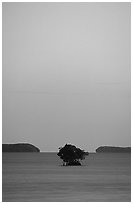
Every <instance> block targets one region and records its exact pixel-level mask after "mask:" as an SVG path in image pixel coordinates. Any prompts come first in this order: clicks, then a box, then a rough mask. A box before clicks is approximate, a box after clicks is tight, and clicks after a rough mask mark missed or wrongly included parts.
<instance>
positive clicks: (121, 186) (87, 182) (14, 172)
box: [2, 153, 131, 202]
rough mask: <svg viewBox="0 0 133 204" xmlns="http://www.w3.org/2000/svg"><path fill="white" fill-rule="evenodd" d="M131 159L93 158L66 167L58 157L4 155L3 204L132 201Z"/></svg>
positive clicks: (117, 155) (105, 155) (41, 154)
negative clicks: (20, 203)
mask: <svg viewBox="0 0 133 204" xmlns="http://www.w3.org/2000/svg"><path fill="white" fill-rule="evenodd" d="M130 157H131V155H130V154H128V153H127V154H121V153H117V154H115V153H113V154H104V153H101V154H90V155H89V156H88V157H86V159H85V160H84V161H83V162H82V164H83V165H82V166H73V167H72V166H67V167H64V166H62V165H61V164H62V163H61V160H60V159H59V158H58V156H57V155H56V153H3V161H2V163H3V166H2V169H3V176H2V180H3V182H2V197H3V198H2V201H8V202H15V201H18V202H21V201H23V202H26V201H27V202H28V201H29V202H39V201H41V202H43V201H44V202H48V201H51V202H60V201H62V202H63V201H64V202H65V201H66V202H67V201H68V202H69V201H71V202H73V201H74V202H78V201H80V202H84V201H86V202H93V201H95V202H104V201H107V202H108V201H110V202H117V201H119V202H122V201H125V202H127V201H131V158H130Z"/></svg>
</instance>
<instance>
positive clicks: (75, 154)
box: [57, 144, 89, 166]
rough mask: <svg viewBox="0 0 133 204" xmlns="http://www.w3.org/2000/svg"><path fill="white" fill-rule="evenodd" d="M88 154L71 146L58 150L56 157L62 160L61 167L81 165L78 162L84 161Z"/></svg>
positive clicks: (67, 145)
mask: <svg viewBox="0 0 133 204" xmlns="http://www.w3.org/2000/svg"><path fill="white" fill-rule="evenodd" d="M88 154H89V153H88V152H85V151H84V150H81V149H80V148H77V147H75V146H74V145H71V144H66V145H65V146H64V147H60V148H59V152H58V154H57V155H58V156H59V157H60V158H61V159H62V160H63V165H66V166H68V165H69V166H70V165H81V163H80V160H83V159H85V156H86V155H88Z"/></svg>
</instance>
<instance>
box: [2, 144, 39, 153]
mask: <svg viewBox="0 0 133 204" xmlns="http://www.w3.org/2000/svg"><path fill="white" fill-rule="evenodd" d="M2 152H40V149H39V148H37V147H35V146H34V145H32V144H28V143H18V144H2Z"/></svg>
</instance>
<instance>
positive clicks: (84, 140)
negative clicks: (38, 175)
mask: <svg viewBox="0 0 133 204" xmlns="http://www.w3.org/2000/svg"><path fill="white" fill-rule="evenodd" d="M130 9H131V8H130V3H89V2H88V3H24V2H23V3H7V2H4V3H2V91H3V93H2V103H3V105H2V142H3V143H19V142H24V143H31V144H33V145H35V146H37V147H38V148H40V150H41V151H46V152H48V151H58V147H61V146H64V145H65V144H66V143H70V144H74V145H76V146H78V147H80V148H81V149H84V150H86V151H91V152H92V151H95V149H96V148H97V147H99V146H102V145H112V146H130V145H131V124H130V123H131V117H130V114H131V108H130V104H131V95H130V83H131V80H130V72H131V62H130V61H131V52H130V44H131V39H130V38H131V26H130V24H131V20H130V18H131V13H130Z"/></svg>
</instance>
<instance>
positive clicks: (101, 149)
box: [96, 146, 131, 153]
mask: <svg viewBox="0 0 133 204" xmlns="http://www.w3.org/2000/svg"><path fill="white" fill-rule="evenodd" d="M96 152H97V153H131V147H113V146H101V147H98V148H97V149H96Z"/></svg>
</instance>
